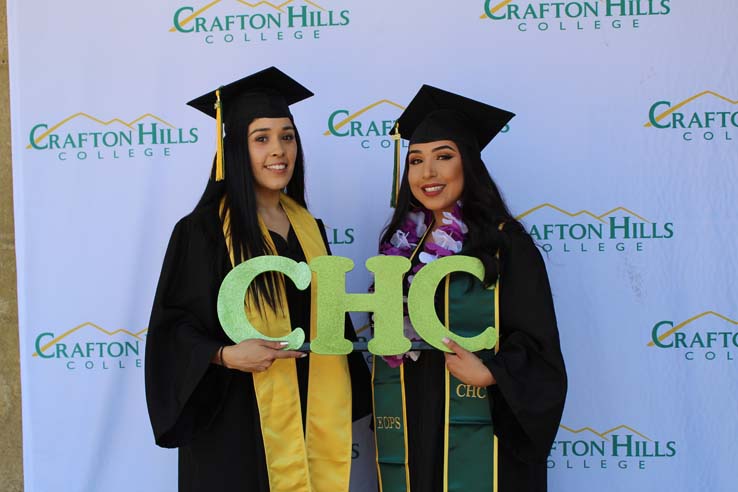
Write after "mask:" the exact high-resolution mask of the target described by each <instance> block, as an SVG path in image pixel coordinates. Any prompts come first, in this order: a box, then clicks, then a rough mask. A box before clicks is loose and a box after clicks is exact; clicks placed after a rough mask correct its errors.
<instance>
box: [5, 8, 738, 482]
mask: <svg viewBox="0 0 738 492" xmlns="http://www.w3.org/2000/svg"><path fill="white" fill-rule="evenodd" d="M736 21H738V5H737V4H736V3H735V2H734V1H733V0H704V1H700V2H687V1H685V0H671V1H670V0H652V1H651V0H648V1H647V0H640V1H637V0H636V1H633V0H628V1H626V0H599V1H589V2H550V3H546V2H539V1H530V2H521V1H510V0H507V1H501V2H499V3H498V2H496V1H487V2H485V0H467V1H464V2H440V1H436V2H428V1H425V2H421V1H419V0H413V1H410V0H407V1H403V2H396V1H394V2H391V1H389V0H375V1H373V2H358V1H340V0H317V2H313V1H308V0H284V1H279V0H276V1H272V2H271V3H270V2H266V1H257V0H253V1H252V2H251V3H249V2H247V1H245V0H216V1H213V2H209V1H208V0H163V1H158V2H150V1H147V2H145V1H143V0H130V1H128V2H116V3H113V2H96V1H92V0H70V1H67V2H54V1H51V0H23V1H21V0H8V31H9V43H10V63H11V66H10V69H11V70H10V72H11V107H12V115H11V116H12V131H13V135H12V138H13V169H14V180H15V183H14V196H15V218H16V221H15V222H16V237H17V254H18V284H19V285H18V287H19V288H18V295H19V310H20V313H19V314H20V336H21V368H22V389H23V439H24V464H25V490H27V491H29V492H41V491H48V490H64V491H114V492H118V491H126V492H127V491H156V492H158V491H162V492H164V491H173V490H175V489H176V453H175V452H173V451H169V450H162V449H158V448H156V447H155V446H154V444H153V437H152V435H151V431H150V427H149V423H148V417H147V415H146V407H145V401H144V391H143V353H144V343H145V334H146V328H147V322H148V316H149V310H150V306H151V301H152V298H153V295H154V289H155V286H156V281H157V277H158V273H159V269H160V266H161V260H162V258H163V255H164V249H165V245H166V242H167V239H168V236H169V234H170V232H171V229H172V226H173V224H174V223H175V222H176V220H177V219H178V218H179V217H181V216H183V215H185V214H186V213H188V211H189V210H191V209H192V207H193V206H194V204H195V202H196V199H197V198H198V196H199V194H200V193H201V192H202V189H203V188H204V185H205V180H206V177H207V174H208V172H209V170H210V163H211V159H212V154H213V151H214V124H213V122H212V120H210V119H209V118H207V117H205V116H203V115H201V114H200V113H199V112H197V111H195V110H193V109H191V108H189V107H187V106H185V104H184V103H185V101H188V100H189V99H191V98H193V97H195V96H198V95H200V94H202V93H204V92H206V91H207V90H210V89H212V88H213V87H216V86H218V85H221V84H223V83H227V82H229V81H231V80H235V79H237V78H239V77H242V76H244V75H246V74H248V73H251V72H254V71H256V70H259V69H262V68H264V67H267V66H270V65H276V66H278V67H280V68H281V69H282V70H284V71H285V72H287V73H288V74H290V75H292V76H294V77H295V78H296V79H297V80H299V81H301V82H303V83H304V84H305V85H306V86H308V87H309V88H311V89H312V90H314V92H316V94H317V95H316V97H313V98H312V99H309V100H307V101H305V102H303V103H300V104H298V105H296V106H295V107H294V108H293V111H294V113H295V116H296V121H297V123H298V126H299V129H300V132H301V135H302V138H303V145H304V147H305V151H306V155H307V166H308V175H307V180H308V182H307V186H308V193H309V205H310V208H311V210H312V212H313V213H314V214H315V215H316V216H318V217H321V218H323V219H324V221H325V222H326V224H327V225H328V226H329V227H330V228H331V229H330V230H329V234H330V236H331V241H332V243H333V245H332V248H333V252H334V254H339V255H343V256H349V257H351V258H353V259H354V260H355V261H356V262H357V265H358V266H357V269H356V271H355V272H354V273H353V274H352V275H351V276H350V279H349V289H350V290H351V291H354V292H363V291H365V289H366V287H367V284H368V281H369V280H368V275H367V273H366V272H365V270H364V269H363V266H362V265H363V260H364V259H365V258H367V257H369V256H372V255H374V254H375V251H376V243H377V237H378V234H379V231H380V229H381V228H382V226H383V224H384V223H385V221H386V220H387V218H388V216H389V214H390V210H389V208H388V197H389V189H390V183H391V167H392V154H391V151H390V150H389V149H388V148H387V147H388V146H389V139H388V137H387V136H386V133H387V130H388V129H389V127H390V126H391V122H392V121H393V120H394V119H395V118H396V117H397V116H398V115H399V114H400V111H401V108H402V106H403V105H404V104H406V103H407V102H408V101H409V99H410V98H411V97H412V96H413V95H414V93H415V92H416V90H417V89H418V88H419V87H420V85H421V84H423V83H429V84H432V85H436V86H438V87H442V88H445V89H448V90H451V91H454V92H459V93H461V94H464V95H467V96H469V97H472V98H476V99H479V100H482V101H486V102H489V103H490V104H493V105H497V106H500V107H503V108H506V109H510V110H511V111H513V112H515V113H517V117H516V118H514V119H513V120H512V122H511V124H510V126H509V129H508V131H507V132H506V133H504V134H501V135H500V136H499V137H498V138H497V139H496V140H495V141H494V142H493V143H492V144H491V145H490V146H489V147H488V148H487V149H486V150H485V152H484V157H485V161H486V162H487V164H488V166H489V168H490V170H491V172H492V174H493V177H494V178H495V179H496V181H497V183H498V184H499V185H500V187H501V189H502V190H503V192H504V194H505V196H506V199H507V201H508V203H509V205H510V207H511V209H512V210H513V212H514V213H515V214H516V215H519V216H520V217H521V218H522V220H523V222H524V223H525V225H526V227H527V228H528V230H529V231H530V232H531V234H532V235H533V237H534V238H535V239H536V241H537V242H538V244H539V245H540V247H541V248H542V249H544V250H545V251H546V252H547V255H545V256H546V261H547V265H548V270H549V275H550V277H551V282H552V286H553V291H554V296H555V302H556V309H557V314H558V319H559V326H560V331H561V339H562V345H563V350H564V355H565V358H566V362H567V367H568V370H569V377H570V390H569V394H568V400H567V405H566V410H565V412H564V417H563V420H562V425H561V429H560V431H559V434H558V436H557V439H556V442H555V444H554V446H553V449H552V451H551V455H550V459H549V463H548V466H549V470H550V471H549V483H550V490H552V491H558V492H563V491H567V492H569V491H589V490H597V491H613V492H615V491H622V490H632V491H652V490H678V491H695V490H711V491H733V490H736V485H735V470H736V469H737V468H738V452H737V451H736V446H735V444H734V441H735V436H736V435H738V421H737V420H736V418H735V416H736V410H737V409H738V397H737V396H736V392H737V390H738V381H737V378H736V376H735V374H736V367H737V366H736V364H738V362H736V360H738V335H737V333H738V303H737V302H736V298H737V294H738V289H737V288H736V283H735V281H734V278H735V275H736V272H738V266H737V262H738V261H737V260H736V258H737V256H736V253H735V252H736V247H737V246H738V234H736V232H735V231H736V227H738V212H736V208H735V204H736V198H737V196H736V191H735V190H736V189H737V188H736V186H738V166H737V164H738V163H737V162H736V161H737V159H736V155H738V154H737V153H736V141H738V69H736V67H735V60H736V59H738V32H737V31H736V29H735V26H736ZM357 322H358V323H357V324H358V325H359V326H361V325H362V324H363V320H362V319H360V318H357ZM503 329H504V327H503ZM355 441H356V444H355V446H354V451H355V473H354V475H353V479H352V482H353V483H352V491H354V492H360V491H369V490H374V485H373V473H374V472H373V467H372V466H371V461H372V459H373V450H372V448H371V437H370V435H369V434H367V433H363V432H362V433H357V436H356V439H355Z"/></svg>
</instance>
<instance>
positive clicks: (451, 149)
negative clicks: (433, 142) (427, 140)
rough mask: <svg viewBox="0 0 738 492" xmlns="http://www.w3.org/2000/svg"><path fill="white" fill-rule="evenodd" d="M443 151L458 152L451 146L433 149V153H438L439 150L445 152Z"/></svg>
mask: <svg viewBox="0 0 738 492" xmlns="http://www.w3.org/2000/svg"><path fill="white" fill-rule="evenodd" d="M443 149H448V150H450V151H451V152H456V151H455V150H454V148H453V147H451V146H450V145H441V146H439V147H436V148H435V149H433V150H432V151H431V152H437V151H439V150H443Z"/></svg>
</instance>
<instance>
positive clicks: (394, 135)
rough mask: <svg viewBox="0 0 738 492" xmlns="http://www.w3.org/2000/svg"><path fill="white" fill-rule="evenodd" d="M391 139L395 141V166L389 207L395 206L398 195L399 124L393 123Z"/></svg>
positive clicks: (400, 141)
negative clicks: (393, 128)
mask: <svg viewBox="0 0 738 492" xmlns="http://www.w3.org/2000/svg"><path fill="white" fill-rule="evenodd" d="M392 140H394V141H395V166H394V169H393V170H392V197H391V199H390V207H392V208H395V207H397V198H398V197H399V196H400V150H401V149H400V147H401V146H402V145H401V143H402V140H401V137H400V124H399V123H395V130H394V132H393V133H392Z"/></svg>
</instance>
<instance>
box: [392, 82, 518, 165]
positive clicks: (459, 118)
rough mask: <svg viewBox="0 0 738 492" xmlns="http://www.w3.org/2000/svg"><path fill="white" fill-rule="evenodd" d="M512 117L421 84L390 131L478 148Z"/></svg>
mask: <svg viewBox="0 0 738 492" xmlns="http://www.w3.org/2000/svg"><path fill="white" fill-rule="evenodd" d="M513 116H515V114H513V113H511V112H510V111H505V110H504V109H499V108H495V107H494V106H490V105H489V104H485V103H482V102H479V101H475V100H474V99H469V98H468V97H464V96H460V95H458V94H454V93H453V92H448V91H444V90H443V89H438V88H436V87H432V86H430V85H423V87H421V88H420V90H419V91H418V93H417V94H415V97H414V98H413V100H412V101H410V104H408V106H407V108H406V109H405V111H403V113H402V114H401V115H400V117H399V118H398V119H397V126H396V127H395V129H394V130H393V131H394V132H397V131H399V132H400V134H401V135H402V138H405V139H408V140H410V143H411V144H414V143H427V142H434V141H436V140H453V141H455V142H456V141H458V142H464V143H469V144H472V145H474V146H475V147H478V148H479V150H480V151H481V150H482V149H483V148H484V147H486V146H487V144H488V143H489V142H490V141H491V140H492V139H493V138H494V137H495V136H496V135H497V134H498V133H499V132H500V131H501V130H502V129H503V128H505V125H507V124H508V122H509V121H510V120H511V119H512V118H513Z"/></svg>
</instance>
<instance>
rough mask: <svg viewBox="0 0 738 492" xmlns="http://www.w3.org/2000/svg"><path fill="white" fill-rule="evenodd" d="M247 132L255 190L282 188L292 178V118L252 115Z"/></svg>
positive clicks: (273, 190) (293, 156)
mask: <svg viewBox="0 0 738 492" xmlns="http://www.w3.org/2000/svg"><path fill="white" fill-rule="evenodd" d="M247 134H248V147H249V158H250V159H251V172H252V173H253V176H254V186H255V188H256V191H257V193H258V192H260V191H261V192H264V191H267V192H278V191H281V190H283V189H284V188H285V187H286V186H287V184H288V183H289V182H290V179H292V173H293V172H294V170H295V159H296V158H297V140H295V127H294V125H293V124H292V121H290V119H289V118H256V119H255V120H254V121H252V122H251V124H250V125H249V128H248V132H247Z"/></svg>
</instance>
